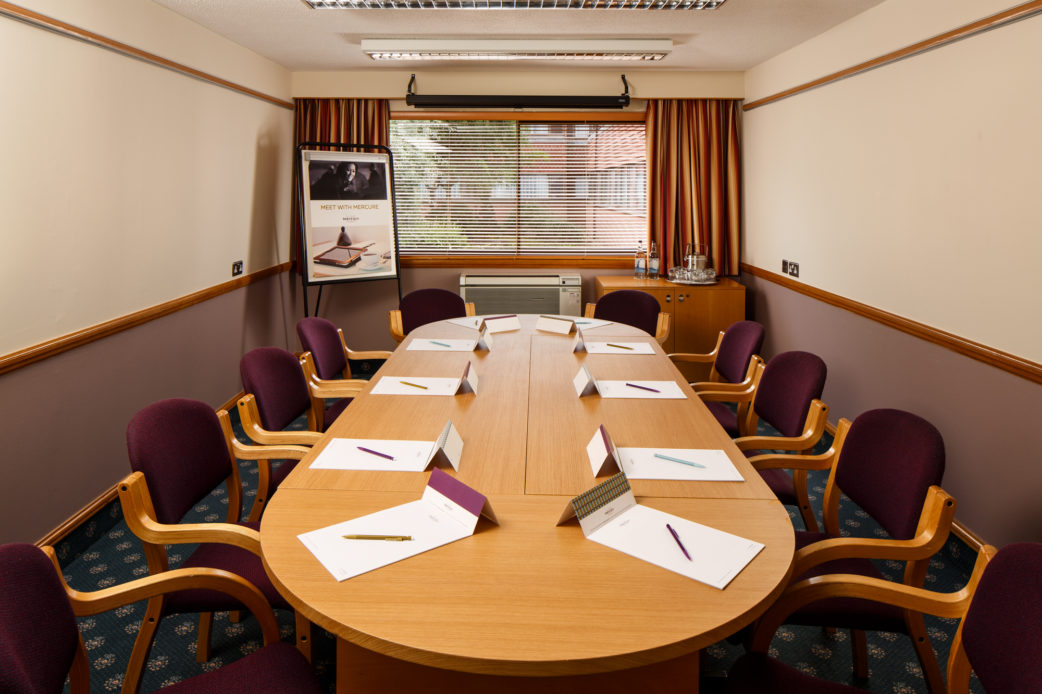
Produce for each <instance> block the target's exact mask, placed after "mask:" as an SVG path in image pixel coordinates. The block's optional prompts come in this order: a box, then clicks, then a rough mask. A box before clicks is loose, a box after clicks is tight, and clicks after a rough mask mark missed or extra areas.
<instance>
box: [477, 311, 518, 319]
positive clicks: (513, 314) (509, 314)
mask: <svg viewBox="0 0 1042 694" xmlns="http://www.w3.org/2000/svg"><path fill="white" fill-rule="evenodd" d="M500 318H517V314H516V313H508V314H507V315H505V316H486V317H485V320H499V319H500Z"/></svg>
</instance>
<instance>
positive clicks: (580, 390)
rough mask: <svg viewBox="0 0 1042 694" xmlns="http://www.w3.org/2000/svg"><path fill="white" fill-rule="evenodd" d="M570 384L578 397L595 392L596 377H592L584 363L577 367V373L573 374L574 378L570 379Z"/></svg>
mask: <svg viewBox="0 0 1042 694" xmlns="http://www.w3.org/2000/svg"><path fill="white" fill-rule="evenodd" d="M572 385H573V386H575V394H576V395H578V396H579V397H580V398H582V397H585V396H587V395H593V394H594V393H596V392H597V379H595V378H594V377H593V374H591V373H590V370H589V369H587V368H586V365H585V364H583V365H582V366H580V367H579V373H577V374H575V378H573V379H572Z"/></svg>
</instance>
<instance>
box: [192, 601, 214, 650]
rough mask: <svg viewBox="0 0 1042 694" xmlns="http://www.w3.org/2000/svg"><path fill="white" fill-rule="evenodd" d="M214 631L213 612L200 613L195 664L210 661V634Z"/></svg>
mask: <svg viewBox="0 0 1042 694" xmlns="http://www.w3.org/2000/svg"><path fill="white" fill-rule="evenodd" d="M211 631H213V612H200V613H199V633H198V634H196V639H195V662H197V663H205V662H207V661H208V660H210V632H211Z"/></svg>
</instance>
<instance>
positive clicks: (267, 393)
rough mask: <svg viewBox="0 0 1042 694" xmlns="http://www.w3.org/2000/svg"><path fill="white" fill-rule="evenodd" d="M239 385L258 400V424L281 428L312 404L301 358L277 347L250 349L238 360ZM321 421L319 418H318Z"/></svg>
mask: <svg viewBox="0 0 1042 694" xmlns="http://www.w3.org/2000/svg"><path fill="white" fill-rule="evenodd" d="M239 375H240V376H241V377H242V388H243V390H244V391H245V392H246V393H249V394H252V395H253V397H254V398H255V399H256V401H257V410H258V411H259V412H260V418H261V424H262V425H263V426H264V428H265V429H268V430H269V431H281V430H283V429H285V428H286V427H287V426H289V425H290V424H292V423H293V420H295V419H296V418H297V417H299V416H300V415H302V414H305V413H306V412H307V411H308V410H309V409H310V408H311V394H310V392H309V391H308V383H307V381H306V380H305V379H304V372H303V370H301V368H300V360H299V359H297V357H296V355H294V354H293V353H292V352H287V351H286V350H284V349H280V348H279V347H257V348H256V349H251V350H250V351H249V352H247V353H246V354H245V355H243V357H242V359H241V360H240V361H239ZM320 424H321V422H320Z"/></svg>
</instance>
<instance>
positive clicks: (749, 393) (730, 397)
mask: <svg viewBox="0 0 1042 694" xmlns="http://www.w3.org/2000/svg"><path fill="white" fill-rule="evenodd" d="M713 385H714V386H716V385H720V384H719V383H714V384H713ZM755 396H756V390H755V389H754V388H752V387H750V386H746V387H745V389H744V390H716V389H715V388H714V389H713V390H702V391H699V392H698V397H699V398H700V399H701V400H702V401H704V402H736V403H742V402H752V401H753V398H754V397H755Z"/></svg>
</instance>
